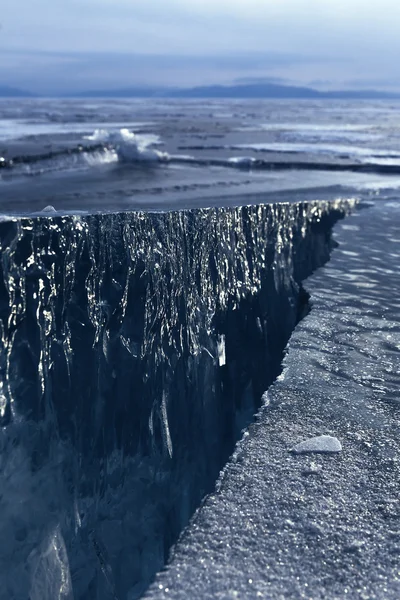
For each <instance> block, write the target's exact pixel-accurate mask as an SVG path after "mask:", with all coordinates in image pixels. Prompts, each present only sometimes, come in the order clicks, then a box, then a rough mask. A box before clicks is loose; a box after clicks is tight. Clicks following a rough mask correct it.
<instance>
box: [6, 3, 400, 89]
mask: <svg viewBox="0 0 400 600" xmlns="http://www.w3.org/2000/svg"><path fill="white" fill-rule="evenodd" d="M5 1H6V0H3V2H5ZM1 12H2V15H1V17H0V23H1V29H0V85H10V86H14V87H22V88H24V89H28V90H30V91H33V92H36V93H44V94H46V93H67V92H68V91H85V90H93V89H120V88H129V87H134V86H159V85H160V86H166V85H167V86H181V87H190V86H194V85H207V84H215V83H221V84H230V83H235V82H237V81H239V82H240V81H243V80H246V81H248V80H252V79H255V80H260V79H263V78H265V79H267V80H271V81H279V82H282V83H291V84H301V85H304V84H306V85H312V86H313V87H316V88H319V89H340V88H342V89H343V88H344V87H345V88H360V89H361V88H364V89H365V88H374V89H388V90H392V91H394V90H396V91H397V90H400V74H399V69H398V57H399V56H400V36H399V35H398V26H399V23H400V2H399V1H398V0H380V1H379V2H367V1H366V0H336V1H335V0H13V2H9V3H8V4H7V10H3V11H1Z"/></svg>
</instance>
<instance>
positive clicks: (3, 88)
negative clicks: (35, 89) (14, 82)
mask: <svg viewBox="0 0 400 600" xmlns="http://www.w3.org/2000/svg"><path fill="white" fill-rule="evenodd" d="M32 97H33V94H31V93H30V92H26V91H25V90H19V89H17V88H12V87H8V86H7V85H0V98H32Z"/></svg>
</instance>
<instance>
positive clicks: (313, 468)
mask: <svg viewBox="0 0 400 600" xmlns="http://www.w3.org/2000/svg"><path fill="white" fill-rule="evenodd" d="M321 470H322V468H321V466H320V465H316V464H315V463H313V462H312V463H311V464H310V465H309V466H308V467H306V468H305V469H303V471H302V474H303V475H318V474H319V473H320V472H321Z"/></svg>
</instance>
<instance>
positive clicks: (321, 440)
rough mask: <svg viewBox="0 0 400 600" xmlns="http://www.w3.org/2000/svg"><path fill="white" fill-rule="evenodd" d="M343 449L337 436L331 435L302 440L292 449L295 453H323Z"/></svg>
mask: <svg viewBox="0 0 400 600" xmlns="http://www.w3.org/2000/svg"><path fill="white" fill-rule="evenodd" d="M341 451H342V444H341V443H340V442H339V440H338V439H337V438H335V437H332V436H330V435H319V436H317V437H313V438H310V439H309V440H305V441H304V442H300V444H297V445H296V446H294V448H292V449H291V452H293V453H294V454H308V453H312V452H318V453H323V454H331V453H336V452H341Z"/></svg>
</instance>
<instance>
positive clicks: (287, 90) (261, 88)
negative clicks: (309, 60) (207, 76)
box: [71, 83, 400, 100]
mask: <svg viewBox="0 0 400 600" xmlns="http://www.w3.org/2000/svg"><path fill="white" fill-rule="evenodd" d="M71 96H74V97H80V98H238V99H239V98H254V99H263V98H266V99H268V98H271V99H273V98H276V99H291V98H292V99H345V100H390V99H392V100H394V99H400V93H389V92H380V91H378V90H338V91H329V92H320V91H318V90H315V89H314V88H309V87H300V86H291V85H280V84H274V83H248V84H237V85H227V86H224V85H212V86H199V87H193V88H155V87H152V88H149V87H134V88H126V89H122V90H96V91H88V92H81V93H79V94H71Z"/></svg>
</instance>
